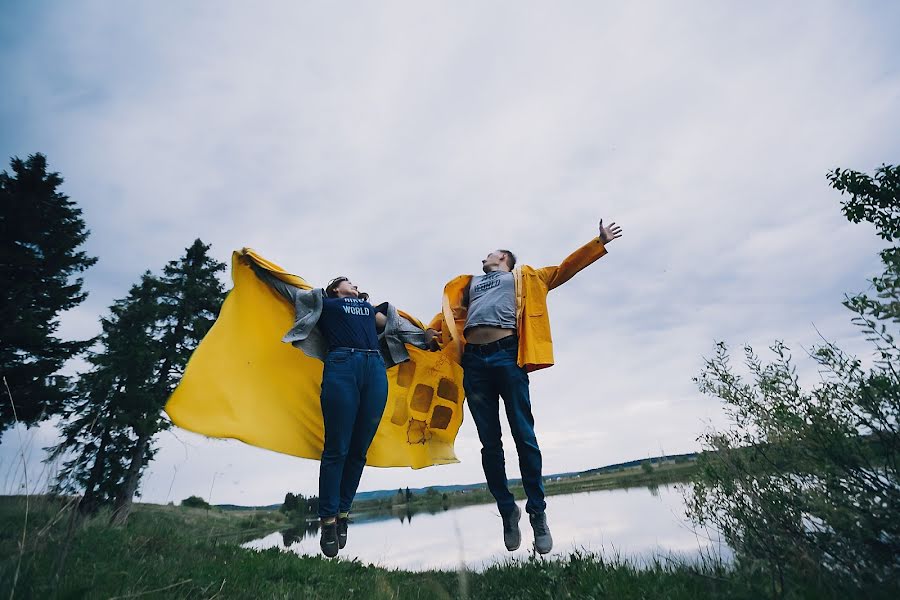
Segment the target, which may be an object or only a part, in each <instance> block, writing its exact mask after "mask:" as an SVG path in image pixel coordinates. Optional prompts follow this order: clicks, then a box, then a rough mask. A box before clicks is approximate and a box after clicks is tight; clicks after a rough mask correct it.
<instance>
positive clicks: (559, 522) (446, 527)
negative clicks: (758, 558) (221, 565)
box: [245, 485, 730, 571]
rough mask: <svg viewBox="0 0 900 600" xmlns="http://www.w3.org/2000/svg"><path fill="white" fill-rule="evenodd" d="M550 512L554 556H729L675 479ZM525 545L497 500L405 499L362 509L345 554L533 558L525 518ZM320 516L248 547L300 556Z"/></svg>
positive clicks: (426, 561)
mask: <svg viewBox="0 0 900 600" xmlns="http://www.w3.org/2000/svg"><path fill="white" fill-rule="evenodd" d="M547 503H548V516H549V523H550V526H551V529H552V531H553V538H554V541H555V545H554V551H553V553H552V554H551V557H552V556H560V555H562V556H566V555H568V554H570V553H571V552H572V551H575V550H585V551H588V552H595V553H597V554H602V555H604V556H607V557H614V556H622V557H629V558H632V559H633V560H635V562H637V563H641V562H643V561H645V560H647V559H650V558H652V557H653V556H659V555H665V556H671V555H678V556H681V557H688V558H691V557H697V556H699V555H700V554H701V553H706V554H713V555H718V556H720V557H722V558H723V559H726V560H727V559H729V558H730V551H729V550H728V549H727V548H726V547H725V546H724V544H722V543H721V542H719V541H717V540H710V539H709V538H708V537H706V536H705V535H704V534H702V533H700V534H698V533H695V532H694V531H693V530H692V528H691V526H690V525H689V524H688V523H687V521H686V519H685V518H684V500H683V498H682V495H681V492H680V491H679V490H677V489H675V487H674V486H665V485H664V486H658V487H657V486H654V487H652V488H631V489H627V490H604V491H596V492H583V493H579V494H568V495H559V496H551V497H548V498H547ZM521 525H522V547H521V548H520V549H519V550H517V551H516V552H506V549H505V548H504V547H503V538H502V533H501V532H502V527H501V522H500V518H499V516H498V514H497V509H496V506H494V505H493V504H481V505H475V506H465V507H460V508H449V507H446V506H438V507H435V508H431V509H421V508H417V509H411V508H410V507H408V506H398V507H395V508H394V509H392V510H391V511H383V512H381V513H376V514H356V515H354V517H353V524H352V525H351V526H350V535H349V541H348V544H347V547H346V548H345V549H344V550H342V551H341V553H340V555H339V556H340V557H341V558H345V559H356V560H359V561H361V562H363V563H371V564H377V565H380V566H385V567H395V568H402V569H409V570H414V571H415V570H426V569H457V568H459V566H460V565H461V564H465V566H466V567H467V568H469V569H472V570H481V569H484V568H486V567H487V566H489V565H491V564H493V563H495V562H498V561H503V560H505V559H507V558H510V557H515V558H526V557H527V556H528V555H529V553H530V546H531V542H532V539H533V537H532V532H531V528H530V526H529V525H528V519H527V517H524V516H523V520H522V523H521ZM318 528H319V526H318V522H315V521H312V522H310V523H307V524H305V525H302V526H295V527H292V528H291V529H289V530H287V531H284V532H280V533H274V534H271V535H269V536H266V537H264V538H262V539H258V540H255V541H253V542H250V543H248V544H245V547H248V548H256V549H261V548H272V547H278V548H283V549H285V550H288V551H291V552H295V553H297V554H301V555H316V554H318V553H319V544H318Z"/></svg>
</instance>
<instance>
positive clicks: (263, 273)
mask: <svg viewBox="0 0 900 600" xmlns="http://www.w3.org/2000/svg"><path fill="white" fill-rule="evenodd" d="M250 268H251V269H253V272H254V273H256V276H257V277H259V278H260V279H261V280H262V281H263V282H264V283H266V284H267V285H268V286H269V287H271V288H272V289H273V290H275V291H276V292H278V293H279V294H281V295H282V296H284V297H285V299H286V300H287V301H288V302H290V303H291V305H294V304H296V303H297V294H299V293H300V289H299V288H296V287H294V286H292V285H291V284H289V283H285V282H284V281H282V280H280V279H278V278H277V277H275V276H274V275H272V274H271V273H269V272H268V271H267V270H266V269H264V268H262V267H261V266H259V265H258V264H256V262H255V261H253V260H251V261H250Z"/></svg>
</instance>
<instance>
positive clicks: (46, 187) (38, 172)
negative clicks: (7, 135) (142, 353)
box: [0, 154, 97, 431]
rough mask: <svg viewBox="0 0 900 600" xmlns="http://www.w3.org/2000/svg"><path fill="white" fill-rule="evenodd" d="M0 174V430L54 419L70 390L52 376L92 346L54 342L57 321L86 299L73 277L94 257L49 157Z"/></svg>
mask: <svg viewBox="0 0 900 600" xmlns="http://www.w3.org/2000/svg"><path fill="white" fill-rule="evenodd" d="M10 165H11V167H12V174H9V173H7V172H6V171H3V172H2V173H0V281H2V282H3V284H2V286H0V375H2V377H3V378H5V379H6V382H7V384H8V385H9V388H10V394H11V396H12V399H13V401H14V403H15V405H14V408H15V410H13V405H12V404H11V403H10V402H2V403H0V431H2V430H3V429H5V428H6V427H9V426H10V425H11V424H12V423H14V422H15V421H16V420H18V421H19V422H21V423H25V424H28V425H31V424H34V423H36V422H38V421H41V420H42V419H44V418H46V417H48V416H50V415H51V414H54V413H55V412H57V411H58V410H59V408H60V407H61V404H62V401H63V399H64V398H65V395H66V392H67V391H68V389H67V388H68V382H67V380H66V379H65V378H63V377H60V376H54V374H55V373H57V371H59V369H60V367H62V365H63V363H64V362H65V361H66V360H68V359H70V358H72V357H73V356H75V355H77V354H79V353H81V352H83V351H84V350H86V349H87V348H88V347H89V346H90V344H91V340H86V341H64V340H61V339H59V338H57V337H55V335H54V334H55V333H56V330H57V329H58V327H59V321H58V319H57V316H58V315H59V313H61V312H63V311H66V310H69V309H71V308H73V307H75V306H77V305H78V304H80V303H81V302H83V301H84V299H85V298H86V297H87V292H84V291H82V283H83V282H82V279H81V278H76V279H74V280H72V279H71V278H72V276H73V275H76V274H77V273H80V272H82V271H84V270H86V269H87V268H88V267H90V266H91V265H93V264H94V263H95V262H96V261H97V259H96V258H94V257H90V256H88V255H87V254H86V253H85V252H83V251H78V247H79V246H81V245H82V244H83V243H84V241H85V240H86V239H87V236H88V233H89V232H88V230H87V229H86V228H85V224H84V221H83V220H82V218H81V209H79V208H77V207H76V206H75V203H74V202H72V201H70V200H69V198H68V196H66V195H65V194H62V193H60V192H59V191H58V188H59V186H60V185H61V184H62V182H63V179H62V177H60V176H59V174H58V173H53V172H50V173H48V172H47V159H46V158H45V157H44V155H42V154H33V155H31V156H29V157H28V159H27V160H24V161H23V160H21V159H19V158H13V159H12V160H11V161H10Z"/></svg>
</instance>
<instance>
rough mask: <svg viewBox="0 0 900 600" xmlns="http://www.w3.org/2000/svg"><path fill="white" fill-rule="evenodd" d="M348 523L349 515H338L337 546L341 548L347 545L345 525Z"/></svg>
mask: <svg viewBox="0 0 900 600" xmlns="http://www.w3.org/2000/svg"><path fill="white" fill-rule="evenodd" d="M349 523H350V517H338V520H337V537H338V547H339V548H340V549H341V550H343V549H344V546H346V545H347V525H348V524H349Z"/></svg>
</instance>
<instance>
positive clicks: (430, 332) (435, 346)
mask: <svg viewBox="0 0 900 600" xmlns="http://www.w3.org/2000/svg"><path fill="white" fill-rule="evenodd" d="M425 346H426V347H427V348H428V349H429V350H430V351H431V352H436V351H437V350H440V349H441V332H439V331H435V330H434V329H431V328H430V327H429V328H428V329H426V330H425Z"/></svg>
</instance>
